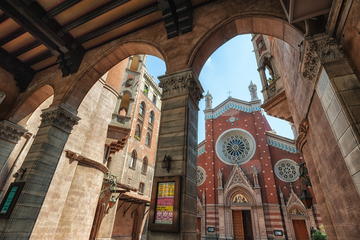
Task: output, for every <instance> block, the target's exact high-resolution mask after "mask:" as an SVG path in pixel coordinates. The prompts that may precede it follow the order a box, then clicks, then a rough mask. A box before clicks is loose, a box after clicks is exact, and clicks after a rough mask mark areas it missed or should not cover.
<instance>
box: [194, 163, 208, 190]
mask: <svg viewBox="0 0 360 240" xmlns="http://www.w3.org/2000/svg"><path fill="white" fill-rule="evenodd" d="M205 179H206V172H205V169H203V168H202V167H200V166H197V169H196V184H197V185H198V186H200V185H202V184H203V183H204V182H205Z"/></svg>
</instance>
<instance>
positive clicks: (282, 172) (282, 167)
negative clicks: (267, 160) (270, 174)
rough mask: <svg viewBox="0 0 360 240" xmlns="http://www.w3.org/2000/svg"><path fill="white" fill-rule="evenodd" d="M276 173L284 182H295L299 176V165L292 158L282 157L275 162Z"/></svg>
mask: <svg viewBox="0 0 360 240" xmlns="http://www.w3.org/2000/svg"><path fill="white" fill-rule="evenodd" d="M274 168H275V175H276V176H277V177H278V178H279V179H280V180H282V181H284V182H295V181H296V180H297V179H298V178H299V176H300V173H299V166H298V164H297V163H296V162H295V161H293V160H291V159H282V160H280V161H278V162H277V163H276V164H275V167H274Z"/></svg>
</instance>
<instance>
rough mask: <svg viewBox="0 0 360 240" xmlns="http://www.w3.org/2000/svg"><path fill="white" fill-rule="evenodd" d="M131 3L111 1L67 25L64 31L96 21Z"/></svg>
mask: <svg viewBox="0 0 360 240" xmlns="http://www.w3.org/2000/svg"><path fill="white" fill-rule="evenodd" d="M127 2H129V0H115V1H111V2H109V3H107V4H104V5H103V6H101V7H99V8H97V9H95V10H93V11H91V12H89V13H87V14H85V15H83V16H81V17H79V18H78V19H75V20H74V21H72V22H71V23H69V24H67V25H65V26H64V27H63V29H64V31H70V30H72V29H74V28H76V27H78V26H80V25H82V24H84V23H86V22H88V21H90V20H91V19H94V18H96V17H98V16H100V15H102V14H104V13H106V12H108V11H110V10H112V9H114V8H117V7H119V6H121V5H123V4H125V3H127Z"/></svg>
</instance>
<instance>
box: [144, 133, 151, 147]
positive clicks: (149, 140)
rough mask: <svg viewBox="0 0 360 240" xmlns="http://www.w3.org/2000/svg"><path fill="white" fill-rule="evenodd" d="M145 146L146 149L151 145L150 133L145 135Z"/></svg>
mask: <svg viewBox="0 0 360 240" xmlns="http://www.w3.org/2000/svg"><path fill="white" fill-rule="evenodd" d="M145 145H146V146H148V147H149V146H150V145H151V134H150V133H146V138H145Z"/></svg>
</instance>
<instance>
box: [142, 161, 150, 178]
mask: <svg viewBox="0 0 360 240" xmlns="http://www.w3.org/2000/svg"><path fill="white" fill-rule="evenodd" d="M148 164H149V160H148V158H147V157H144V160H143V165H142V168H141V173H142V174H145V175H146V173H147V169H148Z"/></svg>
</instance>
